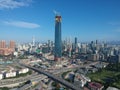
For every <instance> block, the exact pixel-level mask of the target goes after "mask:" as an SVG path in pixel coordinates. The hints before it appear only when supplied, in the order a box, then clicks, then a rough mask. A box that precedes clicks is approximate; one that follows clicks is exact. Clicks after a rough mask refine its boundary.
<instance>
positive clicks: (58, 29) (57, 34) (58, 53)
mask: <svg viewBox="0 0 120 90" xmlns="http://www.w3.org/2000/svg"><path fill="white" fill-rule="evenodd" d="M61 56H62V40H61V16H60V15H56V16H55V51H54V59H55V60H59V59H61Z"/></svg>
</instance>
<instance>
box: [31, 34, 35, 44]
mask: <svg viewBox="0 0 120 90" xmlns="http://www.w3.org/2000/svg"><path fill="white" fill-rule="evenodd" d="M32 46H35V36H33V38H32Z"/></svg>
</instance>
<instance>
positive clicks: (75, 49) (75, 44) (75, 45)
mask: <svg viewBox="0 0 120 90" xmlns="http://www.w3.org/2000/svg"><path fill="white" fill-rule="evenodd" d="M76 49H77V37H75V50H76Z"/></svg>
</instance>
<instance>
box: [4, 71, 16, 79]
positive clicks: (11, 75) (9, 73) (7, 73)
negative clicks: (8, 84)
mask: <svg viewBox="0 0 120 90" xmlns="http://www.w3.org/2000/svg"><path fill="white" fill-rule="evenodd" d="M15 76H16V71H11V72H6V73H5V78H9V77H15Z"/></svg>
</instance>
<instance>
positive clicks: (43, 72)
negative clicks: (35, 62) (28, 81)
mask: <svg viewBox="0 0 120 90" xmlns="http://www.w3.org/2000/svg"><path fill="white" fill-rule="evenodd" d="M19 64H20V65H22V66H25V67H28V68H30V69H32V70H34V71H36V72H39V73H42V74H44V75H46V76H48V77H49V78H51V79H53V80H54V81H57V82H59V83H61V84H62V85H64V86H66V87H68V88H69V89H72V90H82V89H81V88H78V87H76V86H74V85H73V84H71V83H69V82H67V81H65V80H64V79H62V78H60V77H57V76H55V75H53V74H52V73H49V72H46V71H44V70H42V69H38V68H35V67H31V66H29V65H25V64H22V63H19Z"/></svg>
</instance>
